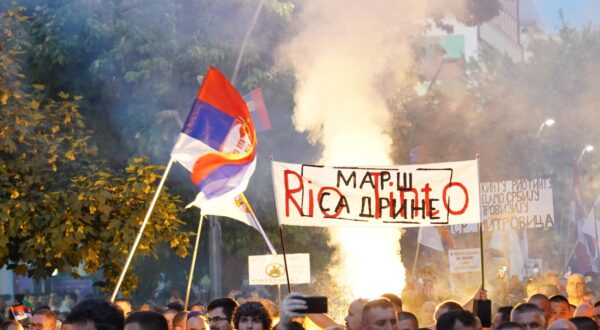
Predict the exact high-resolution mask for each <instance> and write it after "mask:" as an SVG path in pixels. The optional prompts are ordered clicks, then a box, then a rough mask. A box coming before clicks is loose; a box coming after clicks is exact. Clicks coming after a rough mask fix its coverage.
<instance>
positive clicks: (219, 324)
mask: <svg viewBox="0 0 600 330" xmlns="http://www.w3.org/2000/svg"><path fill="white" fill-rule="evenodd" d="M236 308H238V303H237V302H236V301H235V300H233V299H231V298H219V299H215V300H213V301H211V302H210V303H209V304H208V306H207V307H206V310H207V311H208V325H209V327H210V329H211V330H231V329H233V313H234V312H235V309H236Z"/></svg>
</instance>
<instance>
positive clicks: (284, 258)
mask: <svg viewBox="0 0 600 330" xmlns="http://www.w3.org/2000/svg"><path fill="white" fill-rule="evenodd" d="M270 158H271V179H272V180H273V189H275V211H276V213H277V222H278V223H279V238H280V239H281V251H282V252H283V266H284V267H285V280H286V281H287V288H288V293H292V286H291V285H290V275H289V273H288V265H287V256H286V254H285V242H284V240H283V225H282V224H281V222H280V221H279V207H278V206H277V185H276V184H275V170H274V169H273V155H271V156H270Z"/></svg>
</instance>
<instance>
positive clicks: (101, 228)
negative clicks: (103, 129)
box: [0, 10, 189, 292]
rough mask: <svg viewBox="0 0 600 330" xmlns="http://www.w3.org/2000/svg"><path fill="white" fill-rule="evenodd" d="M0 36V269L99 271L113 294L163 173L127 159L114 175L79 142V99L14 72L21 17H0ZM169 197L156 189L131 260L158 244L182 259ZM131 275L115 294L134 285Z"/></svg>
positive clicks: (180, 234)
mask: <svg viewBox="0 0 600 330" xmlns="http://www.w3.org/2000/svg"><path fill="white" fill-rule="evenodd" d="M1 15H2V17H1V20H0V22H1V23H0V24H1V26H0V28H1V30H2V31H3V35H2V38H1V39H0V45H1V46H2V49H1V52H0V103H1V104H2V111H1V112H0V125H1V126H0V196H1V197H2V200H3V202H2V204H0V265H7V266H8V268H9V269H14V270H15V272H16V273H17V274H20V275H27V276H30V277H33V278H36V279H39V278H44V277H47V276H49V275H50V274H52V272H53V271H54V270H56V269H58V270H61V271H67V272H69V271H70V272H71V273H72V274H73V275H74V276H78V272H77V267H78V266H79V265H80V264H83V266H84V269H85V271H86V272H88V273H94V272H96V271H98V270H103V271H104V275H105V276H106V279H107V281H108V284H109V287H108V288H113V287H114V284H115V281H116V279H117V278H118V274H119V273H120V271H121V269H122V267H123V263H124V260H125V258H126V256H127V254H128V252H129V249H130V247H131V245H132V243H133V239H134V237H135V234H136V232H137V230H138V229H139V226H140V223H141V221H142V219H143V217H144V215H145V212H146V209H147V206H148V205H149V201H150V199H151V198H152V196H153V194H154V192H155V189H156V180H157V179H158V178H159V177H160V175H161V173H162V170H163V168H162V167H161V166H155V165H151V164H149V162H148V160H147V159H143V158H135V159H132V161H131V162H130V164H129V165H128V166H127V167H126V168H125V169H123V170H114V169H112V168H111V167H109V166H108V165H107V163H106V161H105V160H103V159H102V158H100V157H99V156H98V155H97V152H96V149H95V148H93V147H92V146H90V144H89V143H88V140H89V138H90V137H89V132H88V131H87V130H86V128H85V125H84V123H83V119H82V116H81V115H80V113H79V102H80V100H81V97H80V96H71V95H69V94H67V93H64V92H60V93H58V97H56V99H52V98H50V97H47V96H46V95H45V94H44V89H45V88H44V86H43V85H40V84H31V83H30V82H29V81H28V77H27V76H25V75H24V74H23V73H21V72H22V71H21V68H20V66H21V59H20V55H21V54H22V52H23V51H25V50H26V48H25V47H27V46H28V45H27V43H26V42H23V40H27V35H26V33H24V29H23V25H24V24H26V23H27V19H26V18H25V17H24V16H23V15H22V11H21V10H9V11H6V12H2V14H1ZM178 202H179V200H178V198H176V197H174V196H171V195H169V193H168V190H166V191H164V192H163V193H162V194H161V195H160V198H159V201H158V203H157V206H156V208H155V211H154V214H153V217H152V221H151V223H150V225H149V227H148V229H147V230H146V231H145V233H144V237H143V239H142V243H141V244H140V246H139V250H138V251H139V254H142V255H143V254H153V253H155V252H156V249H157V245H158V244H159V242H166V243H167V244H169V246H170V247H171V248H173V249H174V250H175V251H176V252H177V254H179V255H181V256H184V255H186V253H187V246H188V244H189V233H187V232H185V231H182V230H181V228H180V225H181V222H180V221H179V220H178V219H177V214H178V212H179V211H180V208H179V206H178V205H179V203H178ZM135 284H136V278H135V276H132V275H129V276H128V277H127V278H126V281H125V282H124V286H123V290H122V291H124V292H127V291H129V290H130V289H131V288H132V287H135Z"/></svg>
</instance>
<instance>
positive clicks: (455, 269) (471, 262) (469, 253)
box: [448, 249, 481, 274]
mask: <svg viewBox="0 0 600 330" xmlns="http://www.w3.org/2000/svg"><path fill="white" fill-rule="evenodd" d="M448 262H449V263H450V273H452V274H458V273H476V272H481V254H480V251H479V249H460V250H448Z"/></svg>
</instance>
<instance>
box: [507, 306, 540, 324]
mask: <svg viewBox="0 0 600 330" xmlns="http://www.w3.org/2000/svg"><path fill="white" fill-rule="evenodd" d="M510 320H511V321H512V322H516V323H519V324H520V325H521V326H522V327H523V328H525V329H526V330H539V329H542V330H543V329H546V327H547V324H546V319H545V318H544V311H543V310H542V309H541V308H539V307H537V306H536V305H534V304H530V303H521V304H518V305H517V306H515V307H514V308H513V310H512V312H511V313H510Z"/></svg>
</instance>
